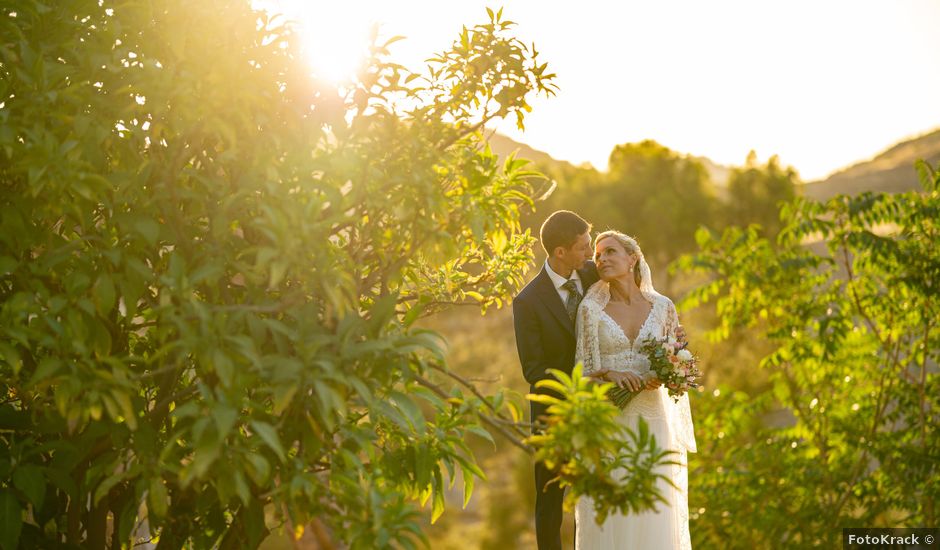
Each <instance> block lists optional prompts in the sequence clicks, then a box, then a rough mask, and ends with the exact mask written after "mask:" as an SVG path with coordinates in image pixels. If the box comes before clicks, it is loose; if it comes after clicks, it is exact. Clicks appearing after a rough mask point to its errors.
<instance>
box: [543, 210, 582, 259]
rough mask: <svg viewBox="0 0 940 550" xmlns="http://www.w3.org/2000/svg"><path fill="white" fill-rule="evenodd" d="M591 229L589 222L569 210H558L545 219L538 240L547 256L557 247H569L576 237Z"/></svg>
mask: <svg viewBox="0 0 940 550" xmlns="http://www.w3.org/2000/svg"><path fill="white" fill-rule="evenodd" d="M590 230H591V224H589V223H588V222H586V221H584V218H582V217H581V216H579V215H577V214H575V213H574V212H571V211H570V210H558V211H557V212H552V214H551V215H550V216H549V217H548V218H546V219H545V222H544V223H542V228H541V229H539V240H541V241H542V248H544V249H545V253H546V254H548V255H549V256H551V255H552V251H553V250H555V249H556V248H558V247H559V246H560V247H562V248H569V247H571V245H573V244H574V243H575V241H577V240H578V237H580V236H581V235H584V234H585V233H587V232H588V231H590Z"/></svg>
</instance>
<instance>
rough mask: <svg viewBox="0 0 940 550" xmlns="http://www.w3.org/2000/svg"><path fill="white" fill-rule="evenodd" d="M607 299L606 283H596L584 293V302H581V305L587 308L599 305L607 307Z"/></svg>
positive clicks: (608, 295)
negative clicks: (587, 306)
mask: <svg viewBox="0 0 940 550" xmlns="http://www.w3.org/2000/svg"><path fill="white" fill-rule="evenodd" d="M609 297H610V294H609V290H608V289H607V283H605V282H604V281H597V282H596V283H594V284H593V285H591V286H590V287H589V288H588V289H587V291H586V292H585V293H584V300H582V301H581V303H582V304H584V305H589V306H596V305H601V304H603V305H607V299H608V298H609ZM602 307H603V306H602Z"/></svg>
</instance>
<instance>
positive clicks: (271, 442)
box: [248, 420, 286, 462]
mask: <svg viewBox="0 0 940 550" xmlns="http://www.w3.org/2000/svg"><path fill="white" fill-rule="evenodd" d="M248 424H249V425H250V426H251V430H252V431H253V432H254V433H256V434H257V435H258V437H260V438H261V440H262V441H264V443H265V444H266V445H267V446H268V447H270V448H271V450H272V451H274V454H276V455H277V457H278V458H279V459H280V460H281V462H284V460H285V459H286V456H285V454H284V447H282V446H281V438H280V437H278V435H277V430H275V429H274V426H272V425H270V424H268V423H267V422H262V421H260V420H252V421H251V422H249V423H248Z"/></svg>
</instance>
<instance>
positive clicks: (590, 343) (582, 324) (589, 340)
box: [574, 281, 610, 374]
mask: <svg viewBox="0 0 940 550" xmlns="http://www.w3.org/2000/svg"><path fill="white" fill-rule="evenodd" d="M608 300H610V291H609V290H608V289H607V284H606V283H604V282H603V281H601V282H598V283H595V284H594V285H592V286H591V288H589V289H588V291H587V293H585V295H584V299H583V300H581V306H580V307H578V315H577V316H576V317H575V328H574V333H575V338H577V341H576V344H575V353H574V358H575V362H580V363H581V364H582V365H583V367H584V370H583V372H584V374H588V373H592V372H596V371H599V370H601V369H602V368H603V366H602V365H601V350H600V341H599V340H598V334H597V330H598V325H599V324H600V319H601V315H600V312H601V311H603V309H604V307H605V306H607V301H608Z"/></svg>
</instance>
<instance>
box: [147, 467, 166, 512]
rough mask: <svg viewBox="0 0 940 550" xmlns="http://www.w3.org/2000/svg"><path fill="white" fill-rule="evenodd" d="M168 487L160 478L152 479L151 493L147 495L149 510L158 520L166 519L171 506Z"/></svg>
mask: <svg viewBox="0 0 940 550" xmlns="http://www.w3.org/2000/svg"><path fill="white" fill-rule="evenodd" d="M168 501H169V497H168V496H167V492H166V486H165V485H164V484H163V480H162V479H161V478H159V477H155V478H151V479H150V491H149V493H148V495H147V509H148V510H149V511H150V513H152V514H153V515H154V516H156V517H157V518H161V519H162V518H164V517H166V511H167V508H168V505H169V502H168Z"/></svg>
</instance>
